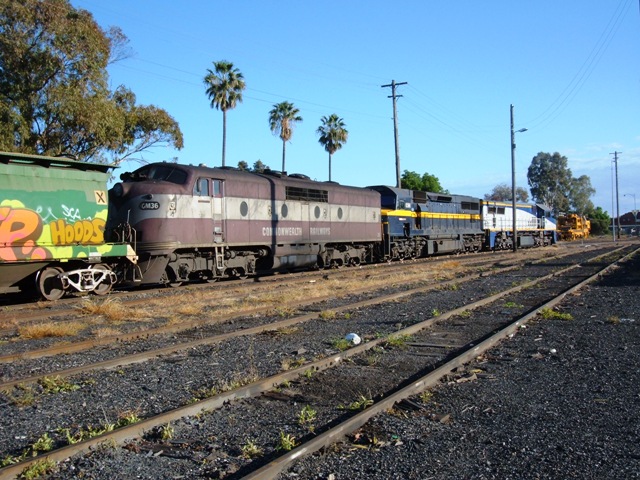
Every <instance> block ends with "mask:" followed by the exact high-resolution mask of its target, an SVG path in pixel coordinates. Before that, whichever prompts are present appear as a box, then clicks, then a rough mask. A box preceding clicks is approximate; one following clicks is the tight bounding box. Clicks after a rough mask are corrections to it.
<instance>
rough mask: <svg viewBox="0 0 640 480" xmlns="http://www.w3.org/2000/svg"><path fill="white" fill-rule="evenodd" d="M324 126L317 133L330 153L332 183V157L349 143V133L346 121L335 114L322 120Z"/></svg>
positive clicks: (319, 140) (321, 143) (321, 142)
mask: <svg viewBox="0 0 640 480" xmlns="http://www.w3.org/2000/svg"><path fill="white" fill-rule="evenodd" d="M321 121H322V125H320V126H319V127H318V130H316V133H317V134H318V135H320V138H319V139H318V142H320V145H322V146H323V147H324V149H325V150H326V151H327V152H328V153H329V181H331V157H332V155H333V154H334V153H336V152H337V151H338V150H340V149H341V148H342V146H343V145H344V144H345V143H347V139H348V138H349V132H348V131H347V129H346V128H345V124H344V121H343V120H342V118H340V117H338V115H336V114H335V113H332V114H331V115H329V116H328V117H326V116H325V117H322V118H321Z"/></svg>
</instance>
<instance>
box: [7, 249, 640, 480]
mask: <svg viewBox="0 0 640 480" xmlns="http://www.w3.org/2000/svg"><path fill="white" fill-rule="evenodd" d="M637 271H638V262H637V261H636V264H635V266H634V267H631V268H625V269H622V270H620V271H618V272H616V275H615V277H613V280H611V279H607V280H606V281H605V282H603V283H601V284H599V285H596V286H593V287H590V288H589V289H588V290H584V291H583V294H582V295H581V296H577V297H571V298H570V299H567V301H566V302H565V304H564V305H563V308H564V309H565V310H566V311H567V312H570V313H571V314H572V315H574V320H573V321H560V320H545V321H539V322H536V323H535V324H533V325H531V327H530V328H528V329H526V330H525V331H524V332H523V333H522V334H521V335H518V336H516V337H514V338H513V339H511V340H510V341H509V342H507V343H505V344H503V345H502V346H501V347H499V348H497V349H495V350H493V351H492V352H491V355H490V356H487V357H486V358H484V359H482V360H480V361H479V362H478V365H475V366H473V368H475V367H477V368H478V369H482V370H483V371H484V373H483V374H482V375H480V380H479V381H477V382H470V383H464V384H459V383H455V382H452V383H451V384H443V385H442V386H441V387H440V388H438V389H436V390H435V391H434V396H433V398H432V399H431V400H430V401H427V402H426V403H424V402H423V401H422V400H424V399H422V400H421V399H415V401H416V403H419V404H421V405H423V408H422V409H420V410H417V411H404V410H400V409H396V410H394V411H393V412H391V413H389V414H386V415H381V416H379V417H376V418H375V419H374V420H372V421H371V422H369V424H367V425H366V426H365V427H364V428H363V429H362V431H361V432H359V434H358V436H357V437H358V438H357V442H356V443H359V444H360V447H362V446H367V448H360V447H359V448H355V447H353V442H354V441H356V439H355V438H352V439H349V441H348V442H345V443H344V444H340V445H338V446H337V447H336V448H331V449H330V450H331V451H330V452H324V453H323V454H321V455H316V456H313V457H311V458H309V459H305V460H302V461H301V462H299V463H298V464H296V465H294V466H293V467H292V468H291V470H290V471H289V472H287V473H284V474H283V475H282V478H287V479H289V478H300V479H329V478H333V479H336V480H337V479H352V478H353V479H356V478H374V479H375V478H380V479H382V478H385V479H387V478H561V477H562V478H565V477H566V478H569V477H572V476H574V477H577V478H596V477H597V478H639V477H638V476H637V475H638V473H636V471H637V470H638V469H639V468H638V467H639V465H638V463H639V461H638V459H639V458H640V450H638V449H637V448H638V447H636V446H635V445H636V444H637V443H638V433H639V430H638V427H637V425H638V424H639V423H640V422H638V413H636V411H637V407H638V406H639V403H640V397H639V396H638V393H637V391H636V390H637V388H636V389H635V390H634V385H637V383H638V378H637V377H638V375H639V373H638V371H637V370H638V368H639V366H640V351H639V349H638V343H640V341H639V337H638V331H637V329H638V323H637V322H640V313H638V312H640V304H639V303H640V300H638V299H637V298H636V297H637V291H638V290H637V287H638V281H639V279H638V275H637V273H635V272H637ZM615 278H620V279H622V280H620V281H619V284H616V283H615ZM502 281H503V282H504V281H505V279H502ZM506 281H510V280H506ZM496 288H500V282H499V281H498V280H497V279H490V278H487V279H482V280H479V281H478V282H471V284H470V286H469V289H467V287H465V288H464V290H465V292H471V293H465V292H462V291H457V292H454V291H443V292H435V293H434V294H433V296H429V301H428V305H430V306H426V305H425V307H424V308H423V310H424V311H425V312H431V309H432V308H433V307H434V306H437V307H438V308H439V309H441V310H442V311H444V310H446V309H448V308H451V307H452V306H453V305H454V304H459V302H460V301H469V296H473V293H472V292H474V291H475V292H476V293H475V295H478V293H477V292H478V291H484V292H485V293H486V292H488V291H496ZM501 288H504V285H502V287H501ZM474 289H475V290H474ZM498 291H499V290H498ZM412 307H415V305H414V304H411V303H409V304H405V303H393V304H390V305H380V306H377V307H372V308H368V309H366V310H363V311H361V312H360V311H358V312H354V313H353V315H352V318H351V320H350V322H349V323H350V324H351V326H352V327H354V328H364V329H369V331H372V332H375V331H386V330H387V329H391V331H392V330H394V329H396V328H398V327H399V326H400V325H401V324H404V325H405V326H406V324H408V323H413V321H415V320H417V319H414V317H415V308H412ZM598 312H602V313H598ZM614 317H615V318H614ZM616 318H617V320H618V321H616ZM376 322H379V323H378V325H377V326H375V325H376ZM367 325H369V326H367ZM372 328H373V330H371V329H372ZM326 329H327V324H326V322H320V321H316V322H309V323H308V324H305V326H304V327H303V330H302V331H301V332H299V335H298V336H299V340H298V342H297V343H296V342H295V341H294V344H295V348H293V349H292V345H291V338H292V337H296V335H292V336H287V337H286V338H287V341H285V340H284V339H280V338H277V337H275V338H274V337H269V336H262V337H259V338H258V340H254V341H251V342H249V341H238V340H235V341H234V343H232V344H230V345H227V346H222V345H221V346H216V347H205V348H201V349H194V350H192V351H189V352H188V353H186V354H182V355H175V356H169V357H166V358H163V359H159V360H158V361H157V362H155V363H157V364H158V366H161V367H162V368H157V367H153V366H152V365H149V364H147V365H140V366H132V367H127V368H126V371H127V372H126V375H123V374H122V373H121V372H117V371H113V372H105V374H104V375H99V376H97V377H95V376H94V377H92V378H93V380H92V382H96V381H97V383H86V384H84V383H83V384H82V388H81V389H80V390H78V391H75V392H69V393H67V394H65V397H66V399H67V402H66V404H67V406H66V408H59V407H58V406H57V405H58V404H59V402H54V399H53V398H52V399H51V403H50V404H49V401H45V400H43V401H41V402H39V403H38V405H37V408H34V409H24V410H22V411H20V413H19V414H18V416H20V417H24V416H26V417H28V418H31V419H32V420H33V422H32V423H33V425H32V428H29V430H32V431H33V435H35V434H36V432H42V431H45V430H49V431H55V428H56V427H59V425H60V424H61V422H63V420H64V424H65V425H67V426H73V425H74V423H73V422H74V421H75V422H78V424H80V425H82V424H85V425H86V422H87V418H88V417H87V412H86V408H85V406H86V405H89V407H90V408H91V409H92V410H93V411H94V412H95V414H94V415H90V416H89V417H93V420H91V421H95V422H96V423H98V422H99V421H100V420H102V419H104V417H105V415H106V414H105V412H114V411H118V410H120V411H122V410H124V409H125V408H127V405H126V402H127V401H128V400H127V397H129V399H131V398H134V399H135V398H137V399H139V400H138V409H139V411H140V413H141V414H143V416H147V415H149V414H151V413H154V412H159V411H162V410H164V409H166V408H167V405H168V404H172V403H175V402H177V403H179V404H183V403H184V402H185V401H188V399H189V398H190V396H191V395H192V394H193V393H192V392H193V390H194V389H195V388H196V387H201V386H210V385H211V384H213V383H214V382H213V381H211V380H209V381H207V380H206V378H207V375H206V374H208V375H209V378H210V379H214V378H221V377H224V376H225V372H226V376H227V377H228V376H229V375H230V374H231V375H233V373H234V372H240V371H242V370H243V369H244V368H245V367H242V366H241V365H240V364H236V365H233V366H230V365H229V364H228V361H227V360H225V359H229V358H236V359H243V361H244V362H246V363H247V364H248V365H250V366H251V367H257V368H258V370H259V373H260V374H266V373H268V372H271V371H273V370H277V369H278V368H279V367H280V362H281V359H282V358H284V357H295V356H296V355H304V356H306V357H307V358H311V357H313V356H315V355H318V354H320V355H324V354H326V353H327V351H326V349H327V348H330V347H329V345H330V342H328V341H327V339H326V338H325V339H324V341H323V340H321V338H324V337H321V336H322V334H323V331H325V330H326ZM318 340H320V341H318ZM594 342H595V343H597V345H598V348H599V350H597V351H595V352H591V351H590V347H589V345H590V344H591V343H594ZM634 346H635V348H634ZM228 348H231V350H227V349H228ZM552 349H553V350H555V351H552ZM610 349H613V350H612V351H610ZM232 351H235V352H236V353H235V354H233V355H232V354H231V352H232ZM265 351H266V353H267V354H266V355H263V353H264V352H265ZM301 352H302V353H301ZM198 359H201V360H202V362H201V363H200V364H199V363H198V361H196V360H198ZM386 361H387V362H389V363H388V364H389V365H392V359H391V358H387V359H386ZM608 362H615V364H614V365H612V366H610V367H609V366H608ZM152 363H154V362H152ZM594 366H595V367H596V370H593V367H594ZM609 368H611V369H613V370H611V371H609V376H608V377H606V378H605V380H603V379H602V378H597V377H598V375H600V374H601V373H602V372H603V371H608V369H609ZM194 369H196V371H198V372H199V373H200V375H196V376H195V377H194ZM129 370H131V371H129ZM190 370H191V371H190ZM203 371H204V372H205V375H204V378H203V375H202V372H203ZM401 373H402V372H399V375H398V376H399V377H400V376H401V375H400V374H401ZM591 377H593V378H591ZM194 378H195V379H196V380H195V382H196V383H193V384H191V383H189V382H191V381H192V379H194ZM176 382H177V383H176ZM574 383H575V385H574ZM105 385H109V386H108V387H105ZM96 387H97V388H96ZM574 387H575V388H574ZM538 389H540V392H539V393H538ZM127 390H129V395H124V394H123V393H124V392H126V391H127ZM145 392H146V393H145ZM354 393H355V392H354ZM87 394H88V395H87ZM312 394H313V393H311V392H305V391H304V388H300V389H298V392H296V395H298V397H299V399H300V401H302V400H304V401H308V400H309V399H310V398H309V395H312ZM556 402H557V405H556ZM258 403H261V405H256V403H255V402H254V401H242V402H236V404H234V405H229V406H227V407H225V409H223V411H222V412H220V415H219V419H218V420H217V421H215V422H211V421H209V420H207V419H206V417H205V418H204V419H200V418H191V419H185V420H183V421H182V422H180V423H179V424H176V425H175V436H174V440H173V441H172V442H171V443H170V444H169V445H167V444H166V443H165V444H163V445H161V448H162V449H163V451H162V452H161V453H159V450H158V448H159V447H158V443H153V442H154V439H153V438H152V437H153V435H151V436H150V437H149V438H148V439H147V440H145V441H142V442H140V443H136V444H130V445H128V446H127V448H124V449H123V448H115V449H112V448H107V449H102V450H99V451H96V452H93V453H92V454H90V455H87V456H84V457H82V458H76V459H74V460H72V461H69V462H65V463H64V464H63V465H62V467H61V469H60V470H59V471H58V472H56V473H55V474H53V475H52V476H50V477H49V478H93V479H99V478H105V479H107V478H109V479H110V478H113V476H114V474H116V476H117V477H118V478H149V479H151V478H167V479H173V478H176V479H177V478H223V477H224V478H240V477H241V475H242V471H238V472H237V473H234V471H235V470H236V468H237V467H235V465H237V464H240V463H241V462H237V457H238V456H239V455H240V453H241V452H239V447H238V446H239V445H242V442H243V441H244V439H245V438H247V437H248V436H249V435H250V434H252V433H253V431H252V430H253V429H249V431H240V432H238V431H237V430H238V427H237V425H246V424H247V423H248V424H251V421H253V422H254V424H255V425H256V429H255V430H256V432H255V434H256V435H258V434H259V433H258V430H259V427H260V426H263V425H264V424H265V423H269V422H273V423H272V424H271V423H269V425H270V426H271V427H270V428H269V425H267V427H268V428H267V431H271V432H272V433H273V432H276V433H277V432H278V429H281V428H282V427H283V425H282V424H281V423H282V420H280V423H276V421H274V420H271V419H269V418H268V416H266V415H263V414H261V413H260V412H261V411H263V410H260V409H265V408H266V409H268V410H269V412H270V414H271V417H272V418H280V419H282V418H290V417H291V416H292V411H293V412H294V413H293V415H295V412H296V411H299V410H300V406H301V405H302V403H300V404H299V405H295V404H294V405H293V410H292V407H291V405H289V406H287V402H282V401H278V400H277V399H269V398H263V399H261V400H259V401H258ZM98 407H100V408H98ZM87 408H88V407H87ZM83 411H84V412H83ZM73 412H75V413H73ZM14 414H15V411H14ZM111 415H112V414H109V417H110V419H111ZM42 418H46V419H49V420H48V423H46V422H45V427H43V426H42V425H41V422H43V420H38V419H42ZM247 418H248V419H249V420H248V421H245V419H247ZM15 420H17V419H15ZM22 420H23V421H22V422H20V423H17V422H16V424H18V425H19V424H22V425H25V423H24V422H25V421H26V418H23V419H22ZM438 420H442V421H438ZM70 422H71V423H70ZM0 423H1V425H2V426H1V427H0V430H4V431H5V433H4V435H2V436H3V437H4V438H5V439H6V440H5V442H6V443H5V442H2V443H4V444H5V446H6V447H9V445H10V444H12V442H10V441H7V440H8V439H7V437H6V436H5V435H7V434H8V435H9V436H10V435H12V433H11V432H15V430H13V429H12V427H11V425H12V424H14V423H13V422H11V421H8V420H7V417H5V420H4V421H2V422H0ZM26 424H28V422H26ZM285 428H286V425H285ZM221 429H222V430H223V431H221ZM194 432H195V434H196V436H197V437H198V438H199V440H198V441H196V442H194V441H189V442H186V440H185V442H184V443H185V445H186V444H187V443H188V447H185V446H184V445H182V443H183V440H182V439H187V438H188V436H189V435H194ZM234 435H235V436H236V437H237V438H241V439H242V440H241V441H240V442H238V441H236V442H235V443H227V441H226V440H225V439H226V438H230V437H232V436H234ZM27 437H28V435H27ZM374 438H375V441H373V439H374ZM31 440H33V438H25V439H24V440H23V441H22V442H18V443H23V444H25V443H26V444H28V443H30V441H31ZM147 441H148V443H147ZM372 443H373V444H374V445H372ZM14 445H15V443H14ZM634 448H636V450H634ZM9 449H11V447H9ZM3 450H4V449H3ZM5 452H6V450H5ZM581 467H584V468H585V469H584V470H581V469H580V468H581ZM634 475H636V477H634Z"/></svg>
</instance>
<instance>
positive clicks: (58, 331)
mask: <svg viewBox="0 0 640 480" xmlns="http://www.w3.org/2000/svg"><path fill="white" fill-rule="evenodd" d="M86 327H87V324H86V323H83V322H44V323H36V324H32V325H24V326H21V327H18V336H20V338H24V339H29V340H35V339H39V338H50V337H72V336H75V335H77V334H78V333H79V332H81V331H82V330H84V329H85V328H86Z"/></svg>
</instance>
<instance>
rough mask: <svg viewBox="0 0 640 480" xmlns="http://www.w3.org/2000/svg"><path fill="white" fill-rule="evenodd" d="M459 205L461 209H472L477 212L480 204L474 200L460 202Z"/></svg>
mask: <svg viewBox="0 0 640 480" xmlns="http://www.w3.org/2000/svg"><path fill="white" fill-rule="evenodd" d="M461 207H462V209H463V210H473V211H476V212H477V211H478V210H479V209H480V204H478V203H474V202H462V204H461Z"/></svg>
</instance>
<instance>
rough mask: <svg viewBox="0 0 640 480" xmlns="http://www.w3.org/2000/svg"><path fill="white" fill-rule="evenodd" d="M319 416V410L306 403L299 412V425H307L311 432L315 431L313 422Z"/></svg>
mask: <svg viewBox="0 0 640 480" xmlns="http://www.w3.org/2000/svg"><path fill="white" fill-rule="evenodd" d="M317 417H318V412H317V411H315V410H314V409H313V408H312V407H311V406H310V405H306V406H305V407H304V408H303V409H302V410H301V411H300V413H299V414H298V425H300V426H301V427H304V426H307V427H308V428H309V431H310V432H313V430H314V426H313V423H314V422H315V421H316V418H317Z"/></svg>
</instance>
